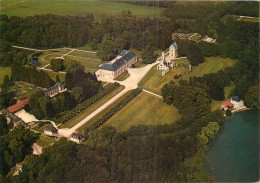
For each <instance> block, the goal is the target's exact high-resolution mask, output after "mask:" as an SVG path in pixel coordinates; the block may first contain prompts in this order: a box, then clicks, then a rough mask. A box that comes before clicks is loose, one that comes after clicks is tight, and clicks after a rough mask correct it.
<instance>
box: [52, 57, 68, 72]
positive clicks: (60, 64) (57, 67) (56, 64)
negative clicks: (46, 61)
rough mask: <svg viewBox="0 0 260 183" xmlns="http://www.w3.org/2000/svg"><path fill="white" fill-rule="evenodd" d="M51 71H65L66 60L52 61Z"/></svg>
mask: <svg viewBox="0 0 260 183" xmlns="http://www.w3.org/2000/svg"><path fill="white" fill-rule="evenodd" d="M50 66H51V69H52V70H54V71H55V72H58V71H63V70H64V69H65V67H64V60H63V59H52V60H51V63H50Z"/></svg>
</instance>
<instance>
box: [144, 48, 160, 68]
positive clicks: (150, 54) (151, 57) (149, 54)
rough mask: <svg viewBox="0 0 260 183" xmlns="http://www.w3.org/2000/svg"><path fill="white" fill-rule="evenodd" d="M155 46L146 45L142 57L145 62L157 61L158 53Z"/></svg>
mask: <svg viewBox="0 0 260 183" xmlns="http://www.w3.org/2000/svg"><path fill="white" fill-rule="evenodd" d="M154 51H155V50H154V48H153V47H151V46H146V47H145V49H144V50H143V51H142V54H141V58H142V60H143V62H144V63H146V64H150V63H153V62H155V61H156V58H157V56H158V55H157V54H155V53H154Z"/></svg>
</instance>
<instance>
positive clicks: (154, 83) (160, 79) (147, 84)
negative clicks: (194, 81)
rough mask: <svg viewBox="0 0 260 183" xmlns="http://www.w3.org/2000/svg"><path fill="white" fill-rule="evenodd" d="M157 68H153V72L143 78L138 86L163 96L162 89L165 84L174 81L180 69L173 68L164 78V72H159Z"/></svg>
mask: <svg viewBox="0 0 260 183" xmlns="http://www.w3.org/2000/svg"><path fill="white" fill-rule="evenodd" d="M156 67H157V66H156V65H155V66H154V67H152V68H151V70H150V71H149V72H148V73H147V74H146V75H145V76H144V77H143V79H142V80H141V81H140V82H139V83H138V86H140V87H142V88H145V89H147V90H150V91H153V92H155V93H157V94H159V95H160V94H161V88H162V87H163V85H164V84H166V83H169V82H170V81H172V80H174V78H173V76H174V75H175V74H177V73H179V72H180V69H179V68H171V69H170V71H169V72H168V73H167V74H166V75H165V76H162V71H160V70H157V68H156Z"/></svg>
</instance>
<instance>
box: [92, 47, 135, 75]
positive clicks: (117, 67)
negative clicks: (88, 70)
mask: <svg viewBox="0 0 260 183" xmlns="http://www.w3.org/2000/svg"><path fill="white" fill-rule="evenodd" d="M136 62H137V56H136V54H135V53H133V52H131V51H129V50H123V51H122V52H121V53H120V54H119V55H118V56H117V57H116V58H115V59H114V60H112V61H110V62H107V63H104V64H103V65H102V66H101V67H99V69H98V70H97V71H96V72H95V74H96V76H97V78H99V79H102V78H104V79H115V78H116V77H118V76H119V75H121V74H122V73H123V72H125V71H126V70H127V69H128V68H129V67H131V66H132V65H133V64H135V63H136Z"/></svg>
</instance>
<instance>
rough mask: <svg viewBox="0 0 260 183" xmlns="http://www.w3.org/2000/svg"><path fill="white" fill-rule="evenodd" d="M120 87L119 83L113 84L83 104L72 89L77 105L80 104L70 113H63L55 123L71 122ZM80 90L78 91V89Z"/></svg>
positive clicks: (78, 95)
mask: <svg viewBox="0 0 260 183" xmlns="http://www.w3.org/2000/svg"><path fill="white" fill-rule="evenodd" d="M118 86H119V84H118V83H113V84H112V85H111V86H109V87H106V88H104V89H103V90H100V91H99V92H98V93H97V94H96V95H94V96H93V97H91V98H88V99H87V100H85V101H83V102H81V100H80V101H78V100H77V99H79V98H80V96H81V95H80V94H79V92H77V91H74V90H75V88H73V89H72V95H73V96H74V98H75V100H76V101H77V103H79V104H78V105H77V106H76V107H74V108H73V109H72V110H70V111H66V112H64V113H62V115H61V117H60V118H59V119H56V120H55V121H57V122H60V123H65V122H66V121H68V120H70V119H71V118H73V117H74V116H75V115H77V114H78V113H80V112H81V111H83V110H85V109H86V108H88V107H90V106H91V105H92V104H94V103H95V102H97V101H98V100H99V99H101V98H102V97H104V96H105V95H107V94H108V93H110V92H111V91H113V90H115V89H116V88H117V87H118ZM76 90H78V89H76ZM80 102H81V103H80Z"/></svg>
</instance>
